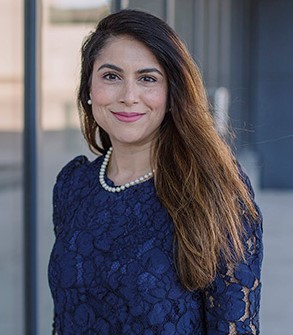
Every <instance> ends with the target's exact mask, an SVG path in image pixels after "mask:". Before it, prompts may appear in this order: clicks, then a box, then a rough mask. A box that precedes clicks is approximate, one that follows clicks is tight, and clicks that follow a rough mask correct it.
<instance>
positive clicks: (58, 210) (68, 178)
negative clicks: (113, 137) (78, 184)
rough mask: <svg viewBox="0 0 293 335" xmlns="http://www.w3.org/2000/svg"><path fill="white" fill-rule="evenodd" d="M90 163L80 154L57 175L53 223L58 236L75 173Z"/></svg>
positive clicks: (54, 191)
mask: <svg viewBox="0 0 293 335" xmlns="http://www.w3.org/2000/svg"><path fill="white" fill-rule="evenodd" d="M85 163H88V159H87V158H86V157H85V156H78V157H75V158H74V159H73V160H71V161H70V162H69V163H68V164H66V165H65V166H64V167H63V169H62V170H61V171H60V172H59V174H58V176H57V181H56V183H55V185H54V189H53V223H54V232H55V235H56V236H57V235H58V233H59V231H60V230H61V228H62V225H63V218H62V213H64V211H63V210H62V209H64V203H65V202H66V200H67V196H68V194H69V192H70V191H71V187H72V186H74V178H73V173H74V172H75V171H76V170H77V168H78V167H80V166H81V165H84V164H85Z"/></svg>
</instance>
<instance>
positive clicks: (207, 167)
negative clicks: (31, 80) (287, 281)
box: [49, 10, 262, 335]
mask: <svg viewBox="0 0 293 335" xmlns="http://www.w3.org/2000/svg"><path fill="white" fill-rule="evenodd" d="M78 104H79V110H80V117H81V124H82V131H83V134H84V136H85V138H86V140H87V142H88V144H89V147H90V149H91V150H92V151H93V152H94V153H96V154H102V155H101V156H99V157H98V158H97V159H96V160H94V161H93V162H89V161H88V160H87V158H86V157H84V156H79V157H77V158H75V159H74V160H73V161H71V162H70V163H68V164H67V165H66V166H65V167H64V168H63V170H62V171H61V172H60V174H59V176H58V179H57V183H56V185H55V188H54V216H53V219H54V227H55V233H56V242H55V244H54V247H53V251H52V254H51V259H50V265H49V281H50V287H51V291H52V296H53V299H54V305H55V323H54V325H55V331H56V333H58V334H59V335H60V334H105V335H106V334H160V335H162V334H166V335H171V334H190V335H191V334H198V335H200V334H202V335H203V334H209V335H212V334H213V335H215V334H217V335H218V334H258V333H259V322H258V314H259V303H260V287H261V284H260V267H261V262H262V242H261V235H262V227H261V214H260V212H259V210H258V208H257V206H256V205H255V203H254V200H253V198H254V195H253V191H252V189H251V186H250V183H249V180H248V178H247V177H246V175H245V174H244V173H243V171H242V170H241V168H240V167H239V165H238V164H237V162H236V160H235V158H234V157H233V155H232V153H231V152H230V150H229V148H228V146H227V145H226V143H225V141H224V140H223V139H221V138H220V137H219V135H218V134H217V132H216V131H215V128H214V124H213V120H212V118H211V115H210V112H209V105H208V102H207V98H206V94H205V90H204V87H203V84H202V80H201V77H200V74H199V71H198V70H197V68H196V66H195V64H194V63H193V61H192V58H191V56H190V55H189V53H188V51H187V50H186V48H185V47H184V45H183V43H182V42H181V41H180V39H179V37H178V36H177V35H176V34H175V32H174V31H173V30H172V29H171V28H170V27H169V26H168V25H167V24H166V23H164V22H163V21H161V20H160V19H158V18H156V17H154V16H152V15H150V14H146V13H144V12H140V11H134V10H123V11H120V12H118V13H116V14H112V15H110V16H108V17H106V18H105V19H103V20H102V21H101V22H100V23H99V24H98V26H97V29H96V30H95V31H94V32H93V33H91V34H90V36H89V37H88V38H87V40H86V41H85V42H84V44H83V48H82V69H81V81H80V89H79V94H78ZM97 133H98V134H97Z"/></svg>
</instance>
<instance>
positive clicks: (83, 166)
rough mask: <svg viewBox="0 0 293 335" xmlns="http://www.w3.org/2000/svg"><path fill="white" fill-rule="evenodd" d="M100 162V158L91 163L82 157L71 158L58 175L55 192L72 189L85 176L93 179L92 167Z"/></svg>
mask: <svg viewBox="0 0 293 335" xmlns="http://www.w3.org/2000/svg"><path fill="white" fill-rule="evenodd" d="M100 160H101V157H98V158H97V159H95V160H94V161H92V162H91V161H90V160H89V159H88V158H87V157H86V156H83V155H80V156H77V157H75V158H73V159H72V160H71V161H69V162H68V163H67V164H66V165H65V166H64V167H63V168H62V169H61V171H60V172H59V173H58V175H57V179H56V184H55V187H54V190H55V192H56V191H58V190H60V189H63V188H64V187H70V188H72V187H74V185H76V184H79V183H80V182H81V181H82V180H83V179H84V177H85V176H87V177H94V176H93V174H92V173H91V171H93V172H94V166H95V165H96V164H99V161H100Z"/></svg>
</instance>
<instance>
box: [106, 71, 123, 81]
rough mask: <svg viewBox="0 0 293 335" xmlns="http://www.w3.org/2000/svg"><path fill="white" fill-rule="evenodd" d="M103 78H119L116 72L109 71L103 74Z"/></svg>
mask: <svg viewBox="0 0 293 335" xmlns="http://www.w3.org/2000/svg"><path fill="white" fill-rule="evenodd" d="M103 78H104V79H106V80H118V79H120V78H119V77H118V76H117V74H115V73H112V72H109V73H105V74H104V75H103Z"/></svg>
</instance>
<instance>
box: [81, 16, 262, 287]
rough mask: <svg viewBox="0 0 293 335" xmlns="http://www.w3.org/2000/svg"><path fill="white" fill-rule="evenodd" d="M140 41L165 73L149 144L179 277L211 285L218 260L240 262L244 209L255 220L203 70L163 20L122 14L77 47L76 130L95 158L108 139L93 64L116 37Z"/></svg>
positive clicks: (108, 143)
mask: <svg viewBox="0 0 293 335" xmlns="http://www.w3.org/2000/svg"><path fill="white" fill-rule="evenodd" d="M120 35H128V36H131V37H133V38H134V39H136V40H138V41H140V42H142V43H143V44H144V45H145V46H146V47H148V48H149V50H150V51H151V52H152V53H153V54H154V56H155V57H156V58H157V60H158V62H159V63H160V65H161V66H162V67H163V68H164V70H165V73H166V76H167V82H168V103H167V108H168V110H169V109H170V112H167V113H166V115H165V118H164V120H163V122H162V124H161V127H160V131H159V135H158V138H157V139H156V142H155V144H154V146H153V152H152V165H153V167H154V168H155V170H156V173H155V187H156V192H157V195H158V197H159V199H160V201H161V202H162V204H163V205H164V206H165V207H166V209H167V210H168V213H169V214H170V216H171V218H172V220H173V224H174V231H175V234H174V256H175V264H176V268H177V271H178V275H179V278H180V280H181V282H182V284H183V285H184V286H185V287H186V288H187V289H189V290H193V289H196V288H204V287H206V286H207V285H209V284H210V283H211V282H212V281H213V279H214V277H215V275H216V272H217V268H218V265H219V261H220V258H223V259H224V261H225V262H227V263H235V262H237V260H240V259H242V258H243V257H244V248H243V238H242V237H243V234H244V231H243V226H242V217H241V216H242V215H243V213H242V210H243V208H245V209H246V215H247V217H248V219H251V220H255V219H257V213H256V210H255V207H254V204H253V200H252V199H251V197H250V194H249V191H248V189H247V187H246V185H245V183H244V182H243V181H242V178H241V176H240V173H239V169H238V166H237V162H236V160H235V158H234V156H233V154H232V152H231V150H230V148H229V146H228V145H227V143H226V142H225V141H224V139H223V138H221V137H220V136H219V135H218V133H217V131H216V130H215V127H214V122H213V118H212V116H211V113H210V108H209V103H208V99H207V96H206V92H205V88H204V86H203V81H202V78H201V75H200V72H199V70H198V68H197V66H196V64H195V63H194V61H193V59H192V57H191V56H190V54H189V52H188V51H187V49H186V47H185V45H184V43H183V42H182V41H181V39H180V38H179V37H178V35H177V34H176V33H175V32H174V31H173V29H172V28H170V27H169V26H168V25H167V24H166V23H165V22H164V21H162V20H161V19H159V18H157V17H155V16H153V15H151V14H148V13H145V12H142V11H137V10H122V11H120V12H117V13H114V14H111V15H109V16H107V17H106V18H104V19H103V20H101V21H100V22H99V24H98V26H97V28H96V30H95V31H94V32H92V33H91V34H90V35H89V36H88V37H87V39H86V40H85V41H84V43H83V46H82V67H81V80H80V87H79V93H78V106H79V111H80V118H81V127H82V132H83V135H84V137H85V139H86V140H87V142H88V145H89V148H90V149H91V150H92V151H93V152H95V153H102V154H105V152H106V151H107V150H108V149H109V147H110V146H111V141H110V138H109V136H108V134H107V133H106V132H105V130H104V129H102V128H100V127H99V126H98V124H97V123H96V122H95V120H94V118H93V115H92V110H91V106H90V105H88V103H87V100H88V99H89V92H90V85H91V76H92V70H93V64H94V61H95V59H96V57H97V56H98V55H99V53H100V52H101V50H102V49H103V48H104V47H105V45H106V43H107V41H108V40H109V39H110V38H111V37H114V36H120Z"/></svg>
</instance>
